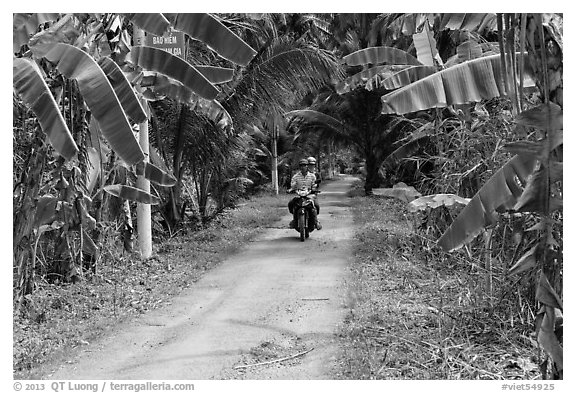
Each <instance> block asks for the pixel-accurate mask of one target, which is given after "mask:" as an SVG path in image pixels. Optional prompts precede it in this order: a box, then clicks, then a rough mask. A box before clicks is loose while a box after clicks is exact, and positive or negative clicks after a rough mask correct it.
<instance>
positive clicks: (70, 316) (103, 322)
mask: <svg viewBox="0 0 576 393" xmlns="http://www.w3.org/2000/svg"><path fill="white" fill-rule="evenodd" d="M286 204H287V196H285V195H280V196H269V195H261V196H258V197H254V198H252V199H250V200H246V201H244V203H240V204H239V205H238V206H239V207H237V208H234V209H229V210H226V211H224V212H223V213H221V214H220V215H219V216H218V217H217V218H215V219H214V220H212V221H211V222H210V223H209V224H207V225H206V226H205V227H204V228H202V229H201V230H188V232H186V231H182V232H180V233H179V235H178V236H176V237H172V238H169V239H165V240H164V241H162V242H160V243H159V244H155V245H154V256H153V257H152V258H150V259H148V260H145V261H142V260H140V259H139V258H138V257H136V256H135V255H128V254H121V253H119V252H118V251H117V250H121V249H122V247H121V245H120V244H119V243H118V244H116V243H114V241H115V240H113V239H114V238H115V237H114V238H113V237H111V239H110V242H111V243H110V244H108V247H107V249H108V252H106V253H104V255H103V257H102V259H101V261H100V262H99V264H98V266H97V270H96V274H92V273H90V272H84V280H83V281H81V282H80V283H77V284H51V283H48V282H46V281H38V282H37V288H36V290H35V291H34V293H33V294H32V295H28V296H27V299H26V300H27V301H26V303H27V306H26V308H25V309H23V310H21V312H18V313H14V315H13V373H14V378H15V379H40V378H41V377H42V376H44V375H47V374H49V373H50V372H51V368H52V367H54V366H55V365H57V364H58V363H59V362H61V361H63V359H65V357H66V355H67V354H68V353H69V352H70V351H72V350H74V349H75V348H78V347H82V346H84V345H89V344H90V342H91V341H93V340H95V339H96V338H98V337H99V336H101V335H102V334H103V333H105V332H106V331H109V330H110V329H112V328H113V327H114V326H115V325H116V324H118V323H119V322H121V321H125V320H127V319H129V318H133V317H135V316H137V315H139V314H142V313H145V312H147V311H149V310H152V309H155V308H158V307H161V306H163V305H166V304H169V302H170V299H171V298H172V297H173V296H175V295H177V294H179V293H180V292H181V291H183V290H185V289H186V288H188V287H189V286H191V285H192V284H193V283H194V282H196V281H197V280H198V279H199V278H200V277H201V276H202V275H203V274H204V272H206V271H207V270H209V269H210V268H212V267H214V266H215V265H216V264H218V263H219V262H220V261H222V260H224V259H225V258H226V257H227V256H228V255H230V254H232V253H234V252H236V251H237V250H238V249H239V248H241V247H242V246H243V245H244V244H245V243H246V242H247V241H248V240H249V239H251V238H253V237H254V236H256V235H257V234H258V233H259V232H260V231H261V230H263V229H265V228H266V227H267V226H269V225H270V224H272V223H273V222H275V221H276V220H278V219H279V218H280V217H282V216H283V215H285V214H286V211H287V209H286ZM116 241H117V240H116Z"/></svg>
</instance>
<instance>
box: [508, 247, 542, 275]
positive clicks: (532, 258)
mask: <svg viewBox="0 0 576 393" xmlns="http://www.w3.org/2000/svg"><path fill="white" fill-rule="evenodd" d="M537 250H538V246H537V245H536V246H534V247H532V248H531V249H530V250H528V251H527V252H526V253H525V254H524V255H522V257H521V258H520V259H519V260H518V262H516V263H515V264H514V266H512V267H511V268H510V270H508V274H520V273H522V272H525V271H526V270H529V269H532V268H534V267H536V264H537V262H536V251H537Z"/></svg>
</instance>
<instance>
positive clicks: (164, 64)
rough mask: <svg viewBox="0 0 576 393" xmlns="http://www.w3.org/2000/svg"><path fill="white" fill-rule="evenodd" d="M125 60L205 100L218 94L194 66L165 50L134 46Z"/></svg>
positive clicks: (211, 98)
mask: <svg viewBox="0 0 576 393" xmlns="http://www.w3.org/2000/svg"><path fill="white" fill-rule="evenodd" d="M126 60H128V61H130V62H131V63H133V64H134V65H137V66H140V67H142V68H143V69H145V70H150V71H156V72H159V73H161V74H164V75H167V76H169V77H170V78H173V79H176V80H177V81H179V82H181V83H182V84H183V85H184V86H186V87H187V88H189V89H190V90H192V91H193V92H194V93H196V94H198V95H199V96H200V97H202V98H205V99H207V100H213V99H214V98H216V95H217V94H218V89H217V88H216V87H215V86H214V85H212V84H211V83H210V81H208V79H206V77H205V76H204V75H202V74H201V73H200V72H199V71H198V70H197V69H196V68H195V67H194V66H192V65H191V64H190V63H188V62H186V61H185V60H183V59H181V58H180V57H178V56H174V55H173V54H171V53H168V52H167V51H165V50H162V49H158V48H152V47H150V46H134V47H132V50H131V51H130V53H129V54H128V56H127V57H126Z"/></svg>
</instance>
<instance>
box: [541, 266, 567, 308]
mask: <svg viewBox="0 0 576 393" xmlns="http://www.w3.org/2000/svg"><path fill="white" fill-rule="evenodd" d="M536 300H538V301H539V302H540V303H542V304H545V305H546V306H548V307H553V308H557V309H559V310H563V309H564V306H563V304H562V299H560V296H558V294H557V293H556V291H555V290H554V288H552V285H550V282H549V281H548V279H547V278H546V276H545V275H544V273H543V272H541V273H540V279H539V281H538V287H537V288H536Z"/></svg>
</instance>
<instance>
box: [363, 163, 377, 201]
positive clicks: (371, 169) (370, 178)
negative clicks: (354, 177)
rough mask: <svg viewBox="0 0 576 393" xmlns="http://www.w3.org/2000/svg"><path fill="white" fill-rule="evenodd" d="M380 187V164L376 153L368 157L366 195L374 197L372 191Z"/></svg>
mask: <svg viewBox="0 0 576 393" xmlns="http://www.w3.org/2000/svg"><path fill="white" fill-rule="evenodd" d="M379 186H380V175H379V174H378V162H377V160H376V157H375V156H374V153H369V154H368V155H367V156H366V183H365V185H364V191H365V193H366V195H372V189H373V188H377V187H379Z"/></svg>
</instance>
